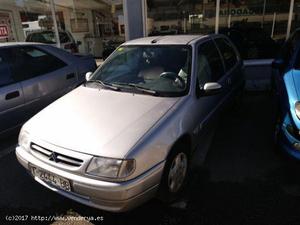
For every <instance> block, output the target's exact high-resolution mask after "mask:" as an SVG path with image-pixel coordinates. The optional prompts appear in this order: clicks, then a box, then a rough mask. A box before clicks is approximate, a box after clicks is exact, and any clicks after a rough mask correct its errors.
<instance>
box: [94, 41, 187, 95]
mask: <svg viewBox="0 0 300 225" xmlns="http://www.w3.org/2000/svg"><path fill="white" fill-rule="evenodd" d="M190 71H191V48H190V47H189V46H186V45H184V46H178V45H168V46H157V45H156V46H121V47H119V48H118V49H117V50H116V51H115V52H114V53H113V55H112V56H111V57H110V58H109V59H108V61H107V62H105V63H104V64H103V66H102V67H101V68H100V69H99V70H98V71H96V73H95V74H94V75H93V77H92V78H91V80H95V81H96V80H100V81H102V82H104V83H105V84H110V85H114V86H118V87H119V88H121V89H122V88H123V89H125V90H128V89H129V90H133V89H135V90H138V91H141V90H148V93H149V91H152V93H157V94H159V95H161V96H174V95H175V96H178V95H180V96H181V95H183V94H185V93H186V92H187V91H188V87H189V80H190Z"/></svg>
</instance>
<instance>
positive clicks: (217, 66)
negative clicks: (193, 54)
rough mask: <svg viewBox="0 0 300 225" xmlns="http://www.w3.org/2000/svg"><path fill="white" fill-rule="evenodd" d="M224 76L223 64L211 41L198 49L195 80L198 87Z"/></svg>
mask: <svg viewBox="0 0 300 225" xmlns="http://www.w3.org/2000/svg"><path fill="white" fill-rule="evenodd" d="M223 74H224V68H223V62H222V60H221V57H220V54H219V52H218V50H217V48H216V46H215V44H214V43H213V42H212V41H209V42H206V43H204V44H202V45H200V46H199V48H198V60H197V78H198V82H199V85H204V84H205V83H207V82H217V81H218V80H219V79H220V78H221V77H222V75H223Z"/></svg>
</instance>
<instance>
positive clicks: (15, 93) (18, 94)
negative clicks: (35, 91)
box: [5, 91, 20, 100]
mask: <svg viewBox="0 0 300 225" xmlns="http://www.w3.org/2000/svg"><path fill="white" fill-rule="evenodd" d="M19 96H20V92H19V91H13V92H10V93H8V94H7V95H6V96H5V100H9V99H12V98H17V97H19Z"/></svg>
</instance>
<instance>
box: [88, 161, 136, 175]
mask: <svg viewBox="0 0 300 225" xmlns="http://www.w3.org/2000/svg"><path fill="white" fill-rule="evenodd" d="M134 169H135V161H134V160H133V159H130V160H122V159H111V158H104V157H94V158H93V159H92V160H91V162H90V164H89V166H88V168H87V170H86V172H87V173H88V174H91V175H95V176H99V177H107V178H125V177H128V176H129V175H130V174H131V173H132V172H133V171H134Z"/></svg>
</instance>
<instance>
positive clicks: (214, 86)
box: [202, 82, 222, 96]
mask: <svg viewBox="0 0 300 225" xmlns="http://www.w3.org/2000/svg"><path fill="white" fill-rule="evenodd" d="M202 90H203V93H204V95H206V96H208V95H216V94H219V93H220V92H221V91H222V85H221V84H219V83H217V82H209V83H206V84H204V87H203V89H202Z"/></svg>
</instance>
